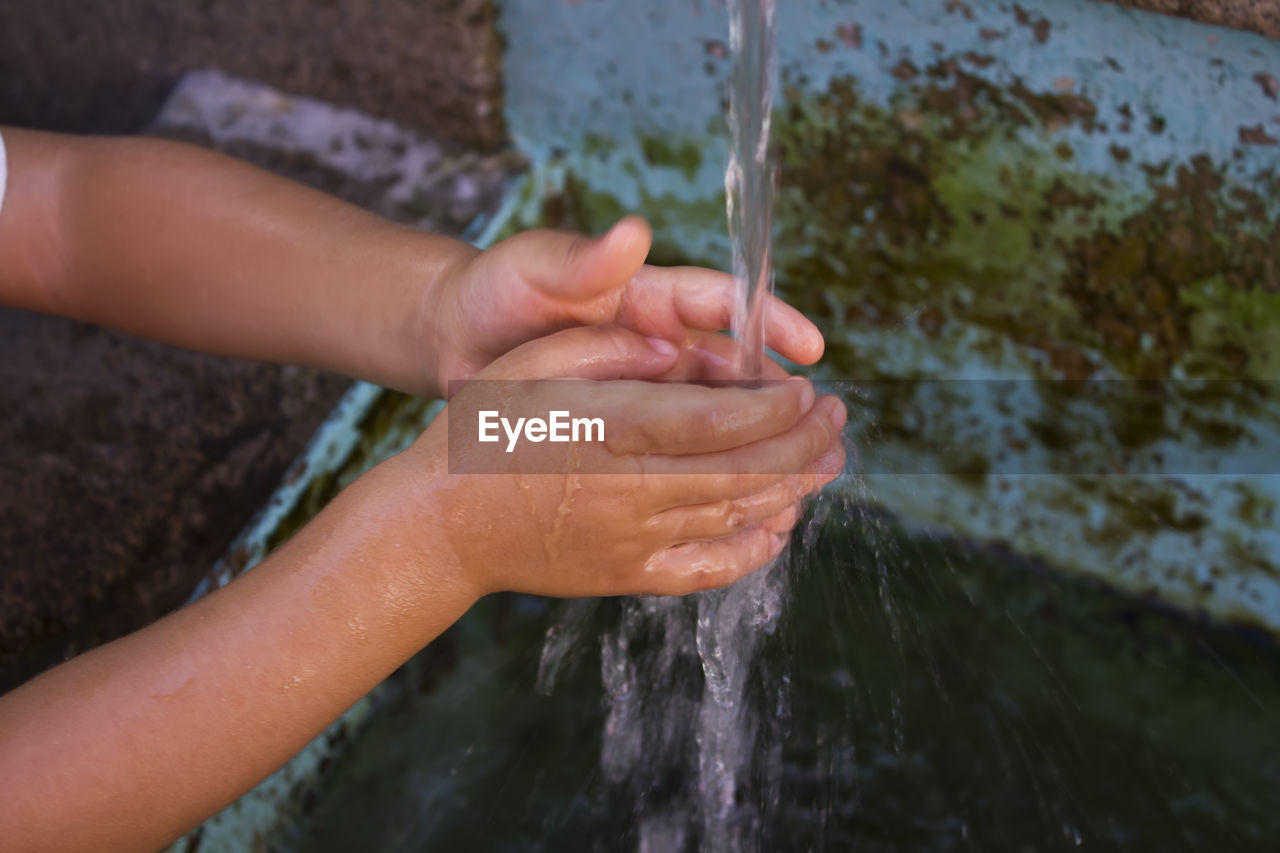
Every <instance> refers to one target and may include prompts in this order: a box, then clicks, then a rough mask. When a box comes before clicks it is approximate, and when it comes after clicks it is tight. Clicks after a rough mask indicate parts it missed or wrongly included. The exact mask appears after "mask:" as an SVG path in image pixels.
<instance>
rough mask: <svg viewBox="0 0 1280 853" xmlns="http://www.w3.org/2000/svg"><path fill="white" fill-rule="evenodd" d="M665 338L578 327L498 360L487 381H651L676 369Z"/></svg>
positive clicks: (672, 350) (674, 355) (674, 356)
mask: <svg viewBox="0 0 1280 853" xmlns="http://www.w3.org/2000/svg"><path fill="white" fill-rule="evenodd" d="M677 357H678V351H677V349H676V347H675V346H673V345H672V344H670V343H668V342H667V341H665V340H662V339H661V338H645V337H644V336H642V335H638V334H636V333H635V332H632V331H629V330H627V329H623V328H620V327H618V326H580V327H576V328H573V329H565V330H564V331H562V332H557V333H555V334H553V335H548V336H547V337H545V338H539V339H537V340H533V341H529V342H528V343H525V344H522V345H520V346H518V347H516V348H515V349H514V350H512V351H511V352H509V353H507V354H506V355H504V356H502V357H501V358H499V359H498V360H496V361H494V362H493V363H492V364H491V365H490V366H489V368H488V369H487V370H486V371H485V379H493V380H511V379H552V378H560V379H599V380H605V379H650V378H654V377H657V376H660V375H662V374H663V373H664V372H666V371H667V370H669V369H670V368H671V366H672V365H674V364H675V362H676V359H677Z"/></svg>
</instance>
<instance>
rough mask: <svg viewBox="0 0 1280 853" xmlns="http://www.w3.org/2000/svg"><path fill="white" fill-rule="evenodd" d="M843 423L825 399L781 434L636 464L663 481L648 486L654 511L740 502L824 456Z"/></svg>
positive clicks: (841, 413) (835, 405) (839, 408)
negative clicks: (724, 501)
mask: <svg viewBox="0 0 1280 853" xmlns="http://www.w3.org/2000/svg"><path fill="white" fill-rule="evenodd" d="M845 419H846V413H845V408H844V404H843V403H841V402H840V400H838V399H837V398H835V397H831V396H826V397H823V398H822V399H821V400H819V401H818V402H817V403H815V404H814V405H813V408H811V409H810V410H809V412H808V414H806V415H805V416H804V417H803V418H801V420H800V422H799V423H797V424H796V426H794V427H793V428H792V429H790V430H788V431H787V432H785V433H782V434H781V435H775V436H773V437H771V438H767V439H765V440H763V441H757V442H755V443H754V444H749V445H746V446H743V447H737V448H734V449H733V450H727V451H720V452H716V453H704V454H700V455H697V456H643V457H638V458H637V464H638V465H639V467H640V469H641V473H643V474H644V475H646V476H649V477H654V478H657V477H661V478H663V479H662V480H658V481H655V482H652V483H651V487H652V491H653V496H652V500H653V501H654V503H655V506H654V510H655V511H656V510H661V509H671V508H674V507H678V506H689V505H692V504H698V503H710V502H713V501H721V500H732V499H735V498H743V497H746V496H748V495H751V494H754V493H755V492H758V491H760V490H762V489H764V488H767V487H769V486H771V485H772V484H773V483H775V482H777V481H779V480H781V479H782V478H783V477H785V476H788V475H792V474H795V473H796V472H800V471H804V470H805V468H806V466H808V465H810V464H811V463H814V462H816V461H818V460H820V459H823V458H826V457H828V456H829V455H830V454H831V451H832V450H833V446H835V445H840V432H841V430H842V429H843V428H844V423H845ZM839 458H840V459H841V460H842V459H843V447H841V449H840V456H839Z"/></svg>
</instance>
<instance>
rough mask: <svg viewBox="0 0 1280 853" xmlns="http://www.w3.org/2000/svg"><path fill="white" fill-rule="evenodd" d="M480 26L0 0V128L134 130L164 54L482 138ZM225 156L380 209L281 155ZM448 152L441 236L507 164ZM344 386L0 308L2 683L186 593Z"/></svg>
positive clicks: (493, 104)
mask: <svg viewBox="0 0 1280 853" xmlns="http://www.w3.org/2000/svg"><path fill="white" fill-rule="evenodd" d="M492 25H493V18H492V13H491V9H490V7H489V4H488V3H487V2H479V3H476V2H453V0H424V2H411V0H315V2H305V0H292V2H283V0H282V2H271V3H261V4H255V3H250V2H243V0H223V2H216V3H210V2H203V3H173V4H169V3H162V2H148V0H110V2H107V0H102V2H86V0H8V2H4V3H0V124H5V123H12V124H19V125H28V126H35V127H42V128H56V129H63V130H76V131H87V132H122V131H135V130H137V129H139V128H140V127H142V126H143V125H145V124H146V123H147V122H149V121H150V120H151V119H152V118H153V117H154V115H155V113H156V110H157V109H158V106H159V104H160V102H161V100H162V99H163V98H164V97H165V96H166V95H167V94H168V91H169V89H170V88H171V87H172V85H173V83H174V82H175V81H176V79H177V77H178V76H179V75H180V73H181V72H182V71H183V70H185V69H186V68H188V67H203V66H208V65H216V66H218V67H220V68H222V69H223V70H225V71H229V72H232V73H236V74H239V75H241V76H245V77H249V78H256V79H258V80H261V81H263V82H266V83H269V84H271V85H273V86H275V87H276V88H279V89H282V90H284V91H288V92H290V93H299V92H301V93H304V94H312V95H316V96H319V97H321V98H326V99H328V100H330V101H331V102H336V103H339V104H343V105H349V106H355V107H356V108H358V109H361V110H362V111H364V112H366V113H370V114H372V115H380V116H382V117H391V118H394V119H398V120H399V121H400V122H401V123H402V124H406V125H414V126H416V127H418V128H422V127H424V126H428V127H429V128H430V129H434V130H435V131H436V132H435V133H433V134H431V135H432V136H434V137H435V138H436V139H437V140H439V141H440V142H441V143H442V144H443V145H444V146H445V148H446V149H451V150H455V151H456V150H459V149H466V150H467V151H471V152H474V151H477V150H485V151H488V150H491V149H494V148H495V147H497V146H499V145H500V143H501V141H502V128H501V125H500V119H499V116H500V109H499V104H498V100H497V95H498V88H497V87H498V83H497V81H498V69H497V53H496V45H497V40H496V39H497V37H496V34H495V33H494V31H493V26H492ZM410 69H412V71H410ZM193 141H200V140H199V139H198V138H197V139H194V140H193ZM228 153H231V154H233V155H236V156H244V157H246V158H248V159H254V160H256V161H258V162H259V164H260V165H263V166H265V167H267V168H272V169H274V170H276V171H281V172H284V173H285V174H290V175H291V176H292V177H295V178H297V179H299V180H303V181H305V182H308V183H311V184H313V185H317V186H320V187H321V188H323V189H326V190H328V191H331V192H334V193H335V194H339V195H344V196H346V197H349V198H350V200H352V201H355V202H356V203H361V204H364V205H365V206H369V207H376V208H382V207H383V206H382V205H380V204H379V199H377V198H376V197H374V196H373V195H370V193H369V188H368V187H364V186H361V185H359V184H357V183H349V184H343V183H342V182H341V181H336V182H335V180H334V176H332V175H325V174H319V173H316V171H315V169H314V168H311V167H309V166H308V165H307V164H306V163H293V162H291V160H290V158H289V157H284V158H279V157H277V158H274V159H273V157H272V156H271V152H269V151H260V152H258V151H253V150H237V149H235V148H234V147H233V148H232V150H230V151H229V152H228ZM457 160H458V163H459V165H458V166H457V167H456V169H457V171H458V172H459V174H461V173H466V175H467V180H466V181H449V180H443V181H438V182H436V183H435V184H432V187H431V188H430V189H429V190H428V191H427V192H428V194H430V195H432V196H438V198H434V197H433V198H431V199H426V200H425V201H424V202H422V204H420V205H419V207H422V206H423V205H424V204H425V205H426V208H425V209H430V210H436V209H439V210H441V211H445V212H447V213H448V214H449V215H445V214H443V213H442V214H441V215H440V216H438V217H433V220H434V221H433V222H431V223H428V224H429V226H430V227H432V228H433V230H440V231H444V232H446V233H455V234H456V233H458V232H459V231H460V230H461V227H462V225H464V224H465V223H466V221H469V220H470V219H471V218H472V217H473V215H474V214H475V213H477V212H478V211H479V209H482V208H484V207H485V206H487V205H490V204H491V203H492V202H493V201H494V200H495V199H496V194H495V191H494V187H495V186H496V181H497V178H496V177H494V175H493V174H488V173H493V172H495V171H501V170H506V169H509V168H510V163H511V161H510V158H509V157H505V156H503V155H500V154H499V155H495V156H494V157H482V156H476V155H473V154H469V153H464V154H462V155H460V156H459V157H458V158H457ZM291 170H292V172H291ZM486 170H487V171H486ZM477 182H478V183H479V185H481V186H482V191H481V192H480V193H479V194H478V195H477V194H476V193H475V191H474V186H475V185H476V184H477ZM464 184H465V185H466V186H468V187H470V189H468V194H467V196H466V198H461V197H454V196H456V195H457V193H459V192H460V190H459V187H462V186H463V185H464ZM451 194H452V195H451ZM375 195H376V194H375ZM427 202H430V203H429V204H427ZM420 214H421V211H419V215H420ZM348 384H349V380H347V379H345V378H343V377H338V376H334V375H330V374H325V373H321V372H318V371H314V370H304V369H299V368H289V367H279V366H274V365H265V364H257V363H249V362H242V361H236V360H232V359H224V358H215V357H211V356H206V355H200V354H196V353H190V352H184V351H180V350H176V349H172V348H170V347H166V346H162V345H159V344H154V343H149V342H144V341H140V340H137V339H134V338H130V337H127V336H124V335H119V334H115V333H113V332H109V331H105V330H102V329H97V328H93V327H89V326H85V325H82V324H78V323H72V322H68V321H64V320H60V319H54V318H49V317H41V316H36V315H32V314H27V313H24V312H18V311H13V310H8V309H2V308H0V692H3V691H4V690H7V689H9V688H11V687H13V686H15V685H16V684H18V683H21V681H23V680H25V679H26V678H28V677H30V676H32V675H34V674H35V673H37V672H39V671H41V670H42V669H44V668H47V667H48V666H50V665H52V664H54V663H56V662H58V661H60V660H63V659H65V658H67V657H70V656H73V655H75V654H78V653H80V652H82V651H85V650H86V649H89V648H92V647H93V646H95V645H98V644H100V643H102V642H105V641H107V640H110V639H112V638H114V637H117V636H119V635H121V634H123V633H127V632H128V631H131V630H135V629H136V628H138V627H140V626H141V625H143V624H146V623H147V622H150V621H153V620H154V619H155V618H157V617H159V616H160V615H163V614H164V613H165V612H167V611H169V610H171V609H173V608H174V607H177V606H179V605H180V604H181V603H182V602H183V601H185V600H186V598H187V597H188V596H189V594H190V593H191V591H192V589H193V588H194V587H195V585H196V584H197V583H198V582H199V581H200V579H202V578H203V577H204V576H205V575H206V574H207V573H208V572H209V570H210V568H211V567H212V565H213V563H214V562H215V561H216V559H217V558H218V557H219V556H220V555H221V554H223V553H224V551H225V550H226V548H227V546H228V544H229V542H230V541H231V539H232V538H233V537H234V536H235V534H236V533H237V532H238V531H239V530H240V529H241V528H242V527H243V526H244V525H245V524H246V523H247V522H248V521H249V519H250V518H251V516H252V515H253V513H254V512H255V511H256V510H257V509H258V508H259V507H261V506H262V504H263V503H264V502H265V500H266V498H267V497H268V496H269V495H270V493H271V491H272V490H273V489H274V487H275V486H276V485H277V484H278V482H279V480H280V477H281V476H282V475H283V473H284V470H285V468H286V467H287V465H288V464H289V463H290V462H291V461H292V460H293V459H294V458H295V457H296V456H297V455H298V453H300V452H301V450H302V449H303V447H304V446H305V444H306V442H307V440H308V439H309V437H310V436H311V434H312V433H313V432H314V431H315V429H316V427H317V426H318V425H319V424H320V423H321V422H322V421H323V419H324V417H325V415H326V414H327V413H328V412H329V411H330V409H331V408H332V407H333V405H334V404H335V403H336V401H337V400H338V398H339V397H340V396H341V394H342V392H343V391H344V390H345V389H346V387H347V386H348Z"/></svg>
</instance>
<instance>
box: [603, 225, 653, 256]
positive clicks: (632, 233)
mask: <svg viewBox="0 0 1280 853" xmlns="http://www.w3.org/2000/svg"><path fill="white" fill-rule="evenodd" d="M600 242H601V243H603V244H605V245H607V246H608V247H609V249H610V251H611V252H617V253H618V254H619V255H622V256H625V257H627V258H632V257H633V256H638V258H639V263H644V259H645V258H646V257H648V256H649V247H650V246H652V245H653V229H652V228H650V227H649V223H648V222H647V221H646V220H645V219H644V217H642V216H637V215H636V214H634V213H632V214H628V215H626V216H624V217H622V218H621V219H619V220H618V221H617V222H615V223H614V224H613V226H612V227H611V228H610V229H609V230H608V231H606V232H605V234H604V236H603V237H602V238H600Z"/></svg>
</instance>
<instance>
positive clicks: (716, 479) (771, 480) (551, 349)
mask: <svg viewBox="0 0 1280 853" xmlns="http://www.w3.org/2000/svg"><path fill="white" fill-rule="evenodd" d="M716 337H719V338H720V340H721V341H724V342H727V341H728V339H725V338H722V337H721V336H716ZM714 346H715V345H714V344H711V345H708V344H707V343H706V342H704V343H703V345H702V346H700V347H699V348H698V349H697V350H696V351H697V352H707V351H708V350H709V349H711V348H713V347H714ZM658 347H659V348H655V346H654V345H653V344H652V343H651V342H649V341H646V340H645V338H643V337H641V336H639V335H637V334H635V333H633V332H629V331H626V330H624V329H620V328H616V327H593V328H586V329H571V330H567V331H564V332H561V333H559V334H557V335H553V336H551V337H548V338H545V339H541V340H537V341H533V342H530V343H527V344H524V345H523V346H520V347H518V348H517V349H515V350H513V351H512V352H510V353H508V354H507V355H505V356H503V357H501V358H499V359H498V360H496V361H495V362H493V363H492V364H491V365H489V367H488V368H486V369H485V370H483V371H481V373H480V374H479V375H478V376H477V377H476V379H477V380H478V381H477V382H475V383H471V384H468V385H466V386H465V387H464V388H463V389H462V390H461V391H459V392H458V393H457V395H456V396H455V397H454V398H453V400H452V402H451V403H450V405H449V410H448V412H447V414H448V415H449V416H448V417H441V418H439V419H437V421H436V423H435V424H434V425H433V426H432V427H431V428H430V429H429V430H428V431H427V432H426V433H425V434H424V435H423V436H422V438H421V439H419V441H418V443H417V444H415V446H414V447H413V448H412V449H411V450H409V451H408V452H407V453H406V454H405V457H406V461H407V462H408V464H409V465H410V466H412V467H413V468H416V469H417V470H418V471H419V472H421V471H423V470H424V469H425V470H430V471H434V472H435V474H434V476H432V477H430V478H429V479H430V485H428V486H427V487H426V488H425V489H423V490H421V492H422V494H423V496H424V498H425V504H426V506H425V507H424V508H423V509H422V511H421V515H422V517H424V518H436V519H440V520H441V527H440V528H439V529H438V530H426V531H424V532H425V533H426V534H427V535H428V536H429V537H430V539H431V541H432V542H434V544H435V547H436V548H439V547H440V545H441V544H442V543H445V542H447V543H448V545H449V547H450V548H451V549H452V551H453V555H454V557H455V559H456V565H457V566H458V567H459V571H460V574H462V575H463V576H465V577H466V578H467V580H468V582H469V583H470V584H472V585H473V588H474V590H475V593H476V594H477V595H483V594H486V593H488V592H493V591H497V590H514V591H520V592H528V593H535V594H542V595H554V596H561V597H576V596H596V595H618V594H639V593H649V594H666V595H671V594H684V593H689V592H694V591H697V590H703V589H708V588H711V587H717V586H724V585H726V584H730V583H733V582H734V581H736V580H737V579H738V578H740V577H742V576H743V575H744V574H747V573H749V572H751V571H754V570H756V569H758V568H760V567H762V566H763V565H765V564H766V563H768V562H769V561H770V560H771V559H773V558H774V557H775V556H777V554H778V552H779V551H781V550H782V548H783V546H784V545H785V544H786V541H787V538H788V535H789V533H790V529H791V527H792V526H793V525H794V523H795V520H796V515H797V514H796V505H797V502H798V501H800V500H801V499H802V498H803V497H804V496H805V495H807V494H809V493H812V492H814V491H817V490H818V489H820V488H822V486H823V485H825V484H826V483H828V482H830V481H831V480H833V479H834V478H835V477H836V476H837V475H838V474H839V472H840V470H841V469H842V467H843V464H844V448H843V445H842V444H841V442H840V429H841V427H842V425H843V423H844V409H843V407H842V406H841V405H840V403H839V401H838V400H836V399H834V398H823V399H821V400H818V401H817V402H814V397H813V389H812V386H811V385H810V384H809V383H808V382H807V381H805V380H802V379H798V380H794V381H787V382H782V381H778V382H768V383H765V385H764V386H763V387H761V388H759V389H755V390H747V389H744V388H733V387H706V386H701V385H692V384H685V383H671V384H662V383H654V382H643V381H600V380H615V379H624V380H627V379H630V380H643V379H649V378H654V377H658V376H659V375H662V374H668V375H669V374H672V373H673V372H679V373H682V374H684V375H690V373H691V370H690V368H689V366H688V365H677V364H676V363H675V362H676V360H677V357H676V354H675V352H674V351H673V348H671V347H669V346H667V347H664V346H662V345H661V343H659V345H658ZM690 357H691V356H689V355H688V353H686V354H685V355H684V359H686V360H687V359H688V358H690ZM713 370H714V366H713ZM774 370H775V373H774V374H772V375H771V378H773V377H785V374H783V373H782V372H781V370H780V369H778V368H776V366H775V367H774ZM692 372H694V373H702V374H704V375H705V372H706V371H697V370H694V371H692ZM564 376H570V377H577V378H579V379H582V380H588V381H587V382H581V383H580V382H538V381H519V382H517V381H507V382H504V383H503V384H502V386H501V390H500V391H496V390H495V387H496V386H494V385H492V384H489V382H488V380H538V379H543V378H550V377H564ZM480 380H485V381H480ZM486 395H487V396H486ZM497 395H501V397H502V405H503V407H504V411H511V412H521V411H523V412H528V411H535V410H536V411H541V412H542V413H545V412H547V411H548V410H550V409H556V408H565V407H568V408H570V409H573V408H577V409H579V410H581V408H582V404H583V403H584V401H590V414H591V415H592V416H600V417H602V418H603V420H604V422H605V424H606V439H607V440H606V441H605V442H603V443H579V444H571V445H565V444H560V445H551V444H538V445H536V452H535V451H534V450H533V449H532V448H531V449H529V450H527V451H523V452H521V451H518V452H515V453H511V454H506V453H504V452H502V451H501V450H500V449H498V450H496V452H488V451H489V449H490V448H492V445H486V446H485V447H484V448H480V447H479V446H478V445H475V444H474V442H475V437H476V433H475V426H474V425H475V423H476V420H475V412H476V410H477V409H481V408H490V407H492V406H493V405H494V400H495V397H496V396H497ZM459 407H461V409H459ZM459 412H461V413H462V414H459ZM463 425H465V426H466V428H465V429H462V428H459V427H461V426H463ZM451 426H452V427H453V429H454V432H453V435H452V436H449V435H448V431H449V429H450V428H451ZM449 441H452V442H453V445H452V446H450V447H447V446H446V443H447V442H449ZM464 445H466V446H465V447H464ZM450 452H452V453H453V456H452V457H451V459H452V460H453V462H454V465H453V470H454V472H453V473H446V472H445V471H444V465H443V464H442V462H441V460H442V459H444V458H445V457H446V456H447V455H448V454H449V453H450ZM478 453H483V454H485V455H483V457H482V458H483V460H484V461H483V462H482V463H481V464H480V465H479V466H478V467H479V469H480V470H481V471H482V472H483V473H456V472H457V470H459V469H460V468H461V469H465V468H466V467H467V465H468V461H467V460H469V459H470V460H474V459H475V458H477V454H478ZM548 454H551V455H557V454H558V455H559V456H560V459H559V464H556V463H555V461H554V460H553V464H552V465H551V466H550V467H548V458H547V455H548ZM471 467H472V469H473V470H474V469H475V468H476V467H477V466H476V465H475V464H472V466H471ZM548 470H559V471H560V472H561V473H545V472H546V471H548ZM564 471H568V472H569V473H563V472H564ZM423 481H424V480H423V479H422V478H419V482H423ZM424 547H426V546H425V544H424Z"/></svg>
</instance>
